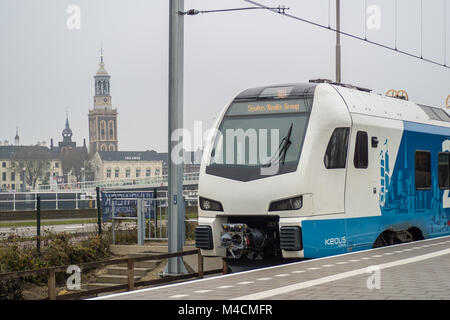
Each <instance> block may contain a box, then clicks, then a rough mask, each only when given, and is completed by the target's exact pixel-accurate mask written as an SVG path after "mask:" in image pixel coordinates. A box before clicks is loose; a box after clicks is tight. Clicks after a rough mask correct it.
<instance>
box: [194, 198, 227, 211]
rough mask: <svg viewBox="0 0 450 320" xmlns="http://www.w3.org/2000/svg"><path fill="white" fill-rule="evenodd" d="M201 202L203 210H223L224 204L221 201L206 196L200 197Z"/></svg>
mask: <svg viewBox="0 0 450 320" xmlns="http://www.w3.org/2000/svg"><path fill="white" fill-rule="evenodd" d="M199 202H200V208H202V210H207V211H223V207H222V204H221V203H220V202H219V201H214V200H210V199H205V198H202V197H200V198H199Z"/></svg>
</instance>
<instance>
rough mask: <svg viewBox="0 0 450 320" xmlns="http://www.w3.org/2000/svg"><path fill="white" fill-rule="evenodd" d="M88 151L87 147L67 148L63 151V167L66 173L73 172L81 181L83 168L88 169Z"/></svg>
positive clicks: (78, 180)
mask: <svg viewBox="0 0 450 320" xmlns="http://www.w3.org/2000/svg"><path fill="white" fill-rule="evenodd" d="M87 159H88V153H87V150H86V149H65V150H63V151H62V153H61V162H62V169H63V173H64V174H68V173H69V172H71V173H72V175H73V176H75V178H76V179H77V182H80V181H81V179H82V176H83V170H81V168H85V169H86V163H87Z"/></svg>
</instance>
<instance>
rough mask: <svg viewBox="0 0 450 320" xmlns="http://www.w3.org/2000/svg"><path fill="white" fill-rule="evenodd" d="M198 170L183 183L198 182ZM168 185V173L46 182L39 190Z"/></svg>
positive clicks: (186, 177)
mask: <svg viewBox="0 0 450 320" xmlns="http://www.w3.org/2000/svg"><path fill="white" fill-rule="evenodd" d="M198 178H199V173H198V172H188V173H185V174H184V175H183V184H185V185H188V184H197V183H198ZM166 185H167V175H164V176H156V177H143V178H125V179H108V180H100V181H86V182H74V183H60V184H54V185H52V184H45V185H39V186H38V187H37V190H38V191H53V192H54V191H70V190H80V191H81V190H83V191H86V190H88V191H89V190H91V191H92V190H95V188H97V187H99V188H124V187H125V188H127V187H131V188H136V187H161V186H166Z"/></svg>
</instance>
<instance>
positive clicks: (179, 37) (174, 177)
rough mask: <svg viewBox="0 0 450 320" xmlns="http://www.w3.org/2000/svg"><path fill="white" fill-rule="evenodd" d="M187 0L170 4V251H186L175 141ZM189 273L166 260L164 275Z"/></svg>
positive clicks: (172, 260) (181, 265)
mask: <svg viewBox="0 0 450 320" xmlns="http://www.w3.org/2000/svg"><path fill="white" fill-rule="evenodd" d="M183 11H184V0H170V3H169V130H168V147H169V148H168V181H167V182H168V192H167V209H168V214H167V216H168V251H169V253H174V252H180V251H183V245H184V236H183V235H184V216H185V212H184V199H183V151H182V150H181V155H180V154H172V151H173V150H174V149H175V147H176V146H177V145H178V144H179V143H183V137H182V136H181V135H179V136H178V138H177V139H176V140H172V134H173V133H174V132H176V133H180V131H181V130H179V129H182V128H183V60H184V52H183V50H184V16H183V14H180V13H181V12H183ZM180 273H187V270H186V267H185V266H184V263H183V259H182V258H181V257H175V258H169V259H168V260H167V265H166V268H165V269H164V273H163V274H165V275H176V274H180Z"/></svg>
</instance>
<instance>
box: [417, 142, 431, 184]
mask: <svg viewBox="0 0 450 320" xmlns="http://www.w3.org/2000/svg"><path fill="white" fill-rule="evenodd" d="M430 159H431V153H430V152H429V151H416V154H415V172H416V174H415V180H416V189H431V160H430Z"/></svg>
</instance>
